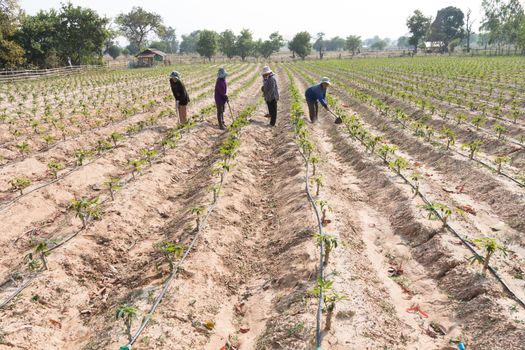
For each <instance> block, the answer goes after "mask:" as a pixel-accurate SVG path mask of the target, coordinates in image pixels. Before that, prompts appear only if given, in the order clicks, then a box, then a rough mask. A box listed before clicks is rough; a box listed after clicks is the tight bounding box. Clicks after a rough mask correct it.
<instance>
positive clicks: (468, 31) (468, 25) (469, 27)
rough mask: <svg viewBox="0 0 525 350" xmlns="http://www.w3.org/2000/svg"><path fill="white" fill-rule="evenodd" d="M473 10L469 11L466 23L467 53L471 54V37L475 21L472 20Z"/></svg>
mask: <svg viewBox="0 0 525 350" xmlns="http://www.w3.org/2000/svg"><path fill="white" fill-rule="evenodd" d="M471 15H472V10H471V9H468V10H467V16H466V21H465V36H466V38H467V52H468V53H470V37H471V36H472V25H473V24H474V20H473V19H472V18H471Z"/></svg>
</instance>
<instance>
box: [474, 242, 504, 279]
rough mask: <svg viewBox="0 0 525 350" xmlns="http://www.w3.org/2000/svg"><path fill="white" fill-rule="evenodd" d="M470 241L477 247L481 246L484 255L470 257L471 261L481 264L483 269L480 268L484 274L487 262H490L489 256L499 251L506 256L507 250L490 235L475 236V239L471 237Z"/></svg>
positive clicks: (487, 265)
mask: <svg viewBox="0 0 525 350" xmlns="http://www.w3.org/2000/svg"><path fill="white" fill-rule="evenodd" d="M472 242H474V244H475V245H476V246H477V247H479V248H482V249H483V250H484V251H485V256H484V257H482V256H479V257H478V256H473V257H472V258H471V263H480V264H483V270H482V273H483V274H486V272H487V269H488V267H489V264H490V258H491V257H492V256H493V255H494V254H495V253H498V252H499V253H501V254H503V255H504V256H507V254H508V250H507V248H506V247H505V246H503V245H501V244H499V243H498V241H496V239H495V238H490V237H483V238H476V239H473V240H472Z"/></svg>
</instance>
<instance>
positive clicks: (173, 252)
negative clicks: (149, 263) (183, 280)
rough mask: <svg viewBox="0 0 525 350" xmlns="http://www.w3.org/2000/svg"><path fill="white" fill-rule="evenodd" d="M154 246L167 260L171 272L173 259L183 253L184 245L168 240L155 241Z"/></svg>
mask: <svg viewBox="0 0 525 350" xmlns="http://www.w3.org/2000/svg"><path fill="white" fill-rule="evenodd" d="M154 248H155V250H156V251H157V252H159V253H161V254H162V255H163V257H164V259H165V260H166V261H167V262H168V265H169V267H170V272H173V268H174V262H175V259H179V258H180V257H181V256H182V254H184V246H183V245H181V244H175V243H172V242H168V241H162V242H158V243H155V245H154Z"/></svg>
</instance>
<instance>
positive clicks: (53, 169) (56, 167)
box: [47, 160, 64, 180]
mask: <svg viewBox="0 0 525 350" xmlns="http://www.w3.org/2000/svg"><path fill="white" fill-rule="evenodd" d="M47 168H48V169H49V172H50V173H51V174H52V175H53V177H54V178H55V180H56V179H58V172H59V171H60V170H63V169H64V164H63V163H61V162H58V161H56V160H52V161H50V162H49V163H48V164H47Z"/></svg>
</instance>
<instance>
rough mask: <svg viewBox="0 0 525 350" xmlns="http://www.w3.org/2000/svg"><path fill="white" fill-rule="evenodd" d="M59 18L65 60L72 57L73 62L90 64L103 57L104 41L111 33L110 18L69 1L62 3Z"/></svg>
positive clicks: (62, 53) (60, 47)
mask: <svg viewBox="0 0 525 350" xmlns="http://www.w3.org/2000/svg"><path fill="white" fill-rule="evenodd" d="M58 19H59V22H60V24H59V29H58V32H59V33H60V36H59V38H58V43H59V46H58V49H59V52H60V55H61V58H62V60H63V61H67V58H68V57H70V58H71V61H72V63H73V64H89V63H95V61H94V59H100V58H101V57H102V55H101V52H102V48H103V47H104V43H105V42H106V40H107V39H108V38H109V37H110V35H111V33H110V32H109V30H108V29H107V26H108V24H109V19H108V18H105V17H100V16H99V15H98V14H97V13H96V12H95V11H94V10H92V9H89V8H84V7H80V6H73V5H72V4H71V3H68V4H62V8H61V10H60V12H59V15H58Z"/></svg>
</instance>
